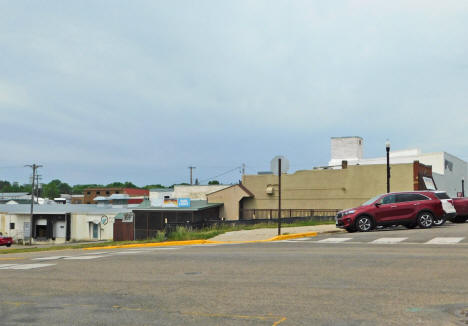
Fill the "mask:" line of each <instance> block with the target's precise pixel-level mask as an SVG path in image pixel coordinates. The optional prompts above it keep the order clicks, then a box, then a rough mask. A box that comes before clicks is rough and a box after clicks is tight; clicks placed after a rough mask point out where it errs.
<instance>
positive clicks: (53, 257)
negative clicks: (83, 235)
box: [32, 256, 71, 261]
mask: <svg viewBox="0 0 468 326" xmlns="http://www.w3.org/2000/svg"><path fill="white" fill-rule="evenodd" d="M68 257H71V256H50V257H39V258H33V259H32V260H41V261H43V260H57V259H62V258H68Z"/></svg>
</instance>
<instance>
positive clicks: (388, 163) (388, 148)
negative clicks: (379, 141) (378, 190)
mask: <svg viewBox="0 0 468 326" xmlns="http://www.w3.org/2000/svg"><path fill="white" fill-rule="evenodd" d="M385 150H386V151H387V193H389V192H390V141H389V140H388V139H387V141H386V143H385Z"/></svg>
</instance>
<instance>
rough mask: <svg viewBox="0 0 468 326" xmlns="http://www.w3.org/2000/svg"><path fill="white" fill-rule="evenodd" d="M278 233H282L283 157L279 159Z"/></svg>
mask: <svg viewBox="0 0 468 326" xmlns="http://www.w3.org/2000/svg"><path fill="white" fill-rule="evenodd" d="M278 235H281V158H279V159H278Z"/></svg>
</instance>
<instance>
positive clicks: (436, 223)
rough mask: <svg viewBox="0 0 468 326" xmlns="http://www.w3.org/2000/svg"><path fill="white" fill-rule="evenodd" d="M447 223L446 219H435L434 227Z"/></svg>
mask: <svg viewBox="0 0 468 326" xmlns="http://www.w3.org/2000/svg"><path fill="white" fill-rule="evenodd" d="M445 221H446V219H445V217H441V218H436V219H434V225H435V226H441V225H444V223H445Z"/></svg>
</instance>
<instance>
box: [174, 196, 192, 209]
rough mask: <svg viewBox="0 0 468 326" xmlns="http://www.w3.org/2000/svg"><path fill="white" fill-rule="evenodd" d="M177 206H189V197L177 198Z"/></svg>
mask: <svg viewBox="0 0 468 326" xmlns="http://www.w3.org/2000/svg"><path fill="white" fill-rule="evenodd" d="M177 206H178V207H190V198H177Z"/></svg>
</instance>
